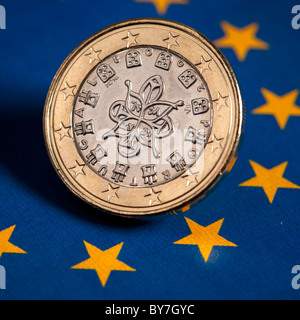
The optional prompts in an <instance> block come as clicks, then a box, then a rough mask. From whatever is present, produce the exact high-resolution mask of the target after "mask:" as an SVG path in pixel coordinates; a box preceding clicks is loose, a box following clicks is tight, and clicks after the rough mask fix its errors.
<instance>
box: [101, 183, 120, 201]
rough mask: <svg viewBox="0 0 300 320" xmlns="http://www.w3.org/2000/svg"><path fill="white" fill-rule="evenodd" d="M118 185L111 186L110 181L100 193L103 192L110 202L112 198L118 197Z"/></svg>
mask: <svg viewBox="0 0 300 320" xmlns="http://www.w3.org/2000/svg"><path fill="white" fill-rule="evenodd" d="M119 188H120V187H119V186H117V187H113V186H112V185H111V184H110V183H109V184H108V185H107V189H105V190H103V191H102V193H105V195H106V197H107V200H108V201H109V202H110V201H111V199H112V198H114V197H115V198H119V195H118V193H117V192H118V190H119Z"/></svg>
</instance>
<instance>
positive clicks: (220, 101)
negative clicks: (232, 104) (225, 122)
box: [213, 92, 229, 111]
mask: <svg viewBox="0 0 300 320" xmlns="http://www.w3.org/2000/svg"><path fill="white" fill-rule="evenodd" d="M228 98H229V96H222V95H221V93H220V92H218V98H217V99H215V100H213V102H214V103H216V105H217V110H218V111H219V110H220V109H221V108H222V107H229V106H228V104H227V99H228Z"/></svg>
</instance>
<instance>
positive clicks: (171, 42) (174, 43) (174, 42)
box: [163, 32, 179, 50]
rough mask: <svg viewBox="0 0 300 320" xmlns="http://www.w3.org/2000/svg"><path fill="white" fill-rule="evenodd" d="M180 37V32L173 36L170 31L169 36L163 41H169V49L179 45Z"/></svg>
mask: <svg viewBox="0 0 300 320" xmlns="http://www.w3.org/2000/svg"><path fill="white" fill-rule="evenodd" d="M178 38H179V34H178V35H176V36H173V35H172V33H171V32H169V37H168V38H166V39H164V40H163V41H165V42H167V44H168V50H169V49H171V47H172V46H176V47H177V46H179V44H178V42H177V40H178Z"/></svg>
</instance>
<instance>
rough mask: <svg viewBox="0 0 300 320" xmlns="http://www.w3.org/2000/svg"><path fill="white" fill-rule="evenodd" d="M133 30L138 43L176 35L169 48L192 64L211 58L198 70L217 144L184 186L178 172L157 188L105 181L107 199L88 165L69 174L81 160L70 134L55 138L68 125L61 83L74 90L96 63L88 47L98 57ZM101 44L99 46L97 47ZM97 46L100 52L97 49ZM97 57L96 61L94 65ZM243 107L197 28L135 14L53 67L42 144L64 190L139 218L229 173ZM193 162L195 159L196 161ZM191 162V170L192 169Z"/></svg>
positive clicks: (69, 101) (228, 71)
mask: <svg viewBox="0 0 300 320" xmlns="http://www.w3.org/2000/svg"><path fill="white" fill-rule="evenodd" d="M128 32H130V33H131V34H132V35H136V34H138V41H137V45H143V46H144V45H149V46H151V45H153V46H165V47H166V45H168V41H167V38H168V37H169V38H170V37H175V36H179V37H177V39H178V42H175V44H174V45H173V46H171V47H170V51H174V52H177V53H178V54H179V55H181V56H184V57H186V58H187V59H188V60H189V61H190V62H192V63H193V64H194V65H197V64H198V68H200V66H199V61H200V57H201V56H202V57H204V59H206V61H207V60H209V59H210V61H211V63H210V66H211V67H210V69H211V70H207V71H206V72H203V74H202V76H203V78H204V80H205V81H206V83H207V85H208V87H209V90H210V93H211V95H212V99H213V100H214V101H215V103H214V106H213V111H214V119H213V125H212V126H213V127H212V133H211V137H210V140H212V137H217V138H219V140H220V141H221V142H222V145H221V144H220V147H219V148H218V149H216V150H213V149H212V144H211V143H212V142H213V141H210V142H209V143H208V144H207V145H206V147H205V149H204V152H203V158H202V156H201V157H200V158H202V161H204V169H203V170H202V171H203V172H202V171H201V174H199V175H197V176H196V179H195V180H194V182H195V183H193V184H191V185H189V187H187V186H186V180H185V179H183V177H182V176H183V175H181V176H179V177H178V178H176V179H174V180H172V181H170V182H168V183H165V184H163V185H161V186H157V187H153V188H150V187H147V188H146V187H145V188H133V187H123V186H118V185H114V184H110V185H111V187H113V188H116V190H117V194H118V195H117V196H115V197H113V198H111V199H110V200H108V199H107V198H106V195H105V193H104V192H103V191H106V189H107V188H108V181H107V180H106V179H104V178H102V177H100V176H98V175H97V174H96V173H94V172H92V170H91V169H90V168H88V166H86V165H85V166H83V168H84V169H83V170H82V171H81V172H82V174H78V175H77V176H76V174H75V175H74V171H72V170H71V168H73V167H74V166H76V162H75V161H77V165H78V164H84V162H83V160H82V159H81V157H80V155H79V153H78V151H77V148H76V146H75V143H74V138H73V137H71V138H65V139H61V138H59V135H58V134H57V131H58V128H59V125H60V124H61V123H63V124H64V126H66V127H69V128H70V130H69V134H71V131H72V130H71V129H72V128H71V125H72V121H71V119H72V110H73V100H74V99H73V98H74V97H70V98H69V97H67V98H66V99H64V98H63V89H62V88H64V87H63V86H64V85H66V83H68V85H69V86H72V87H73V88H74V91H73V93H74V96H76V92H75V90H78V88H79V87H80V84H81V82H82V81H83V80H84V78H85V76H86V75H87V74H88V73H89V72H90V70H91V69H92V68H94V67H95V63H94V62H93V63H92V64H90V62H88V59H87V56H86V55H87V54H86V53H87V52H89V51H88V50H90V49H91V48H94V49H95V48H96V51H97V52H98V51H99V52H100V53H101V60H103V59H104V58H105V57H107V56H108V55H111V54H112V53H113V52H117V51H119V50H121V49H125V48H126V41H124V38H126V35H128ZM100 48H101V49H100ZM100 50H101V51H100ZM98 62H100V61H97V63H98ZM219 95H221V96H222V97H227V101H229V102H228V105H226V106H218V104H217V103H218V97H219ZM244 122H245V121H244V108H243V101H242V97H241V92H240V89H239V85H238V82H237V79H236V77H235V74H234V72H233V70H232V68H231V67H230V65H229V63H228V61H227V60H226V58H225V57H224V56H223V54H222V53H221V52H220V51H219V50H218V49H217V48H216V47H215V46H214V45H213V44H212V43H211V42H210V41H209V40H208V39H207V38H206V37H205V36H203V35H202V34H200V33H199V32H197V31H196V30H194V29H192V28H190V27H188V26H186V25H183V24H180V23H177V22H173V21H170V20H166V19H157V18H139V19H132V20H126V21H122V22H120V23H117V24H114V25H111V26H109V27H107V28H105V29H103V30H101V31H99V32H97V33H95V34H94V35H92V36H91V37H89V38H88V39H87V40H85V41H84V42H83V43H81V44H80V45H79V46H78V47H77V48H76V49H75V50H73V52H72V53H71V54H70V55H69V56H68V57H67V58H66V60H65V61H64V62H63V64H62V65H61V67H60V68H59V70H58V71H57V73H56V75H55V77H54V79H53V81H52V83H51V86H50V89H49V91H48V95H47V98H46V102H45V108H44V116H43V129H44V138H45V142H46V148H47V151H48V154H49V157H50V159H51V162H52V164H53V166H54V168H55V170H56V172H57V173H58V175H59V176H60V178H61V179H62V180H63V182H64V183H65V184H66V185H67V186H68V187H69V189H70V190H71V191H72V192H73V193H74V194H76V195H77V196H78V197H80V198H81V199H83V200H84V201H86V202H87V203H89V204H91V205H93V206H95V207H97V208H102V209H104V210H107V211H109V212H111V213H115V214H119V215H122V216H140V215H148V214H154V213H159V212H164V211H169V210H172V209H176V208H179V207H182V206H184V205H186V204H187V203H194V202H195V201H197V200H199V199H200V198H203V197H205V195H206V194H207V192H208V191H209V190H211V189H212V187H213V186H215V185H216V182H218V181H219V180H220V178H221V177H224V175H225V174H226V173H227V172H229V171H230V170H231V169H232V166H233V165H234V163H235V161H236V158H237V155H238V151H239V147H240V144H241V138H242V134H243V128H244ZM197 161H198V160H197ZM198 165H200V160H199V163H197V162H196V164H195V166H193V168H192V169H193V170H194V171H197V166H198ZM151 194H153V195H154V199H156V201H155V202H152V203H151V204H150V203H148V201H149V200H148V199H149V198H148V196H149V195H150V196H151Z"/></svg>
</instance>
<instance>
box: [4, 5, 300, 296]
mask: <svg viewBox="0 0 300 320" xmlns="http://www.w3.org/2000/svg"><path fill="white" fill-rule="evenodd" d="M145 16H151V17H161V18H167V19H171V20H175V21H178V22H180V23H184V24H186V25H188V26H190V27H192V28H194V29H196V30H198V31H199V32H201V33H203V34H204V35H205V36H207V37H208V38H209V39H210V40H212V41H213V42H214V43H215V45H216V46H218V47H219V48H220V50H221V51H222V52H223V53H224V55H225V56H226V58H227V59H228V60H229V62H230V63H231V65H232V67H233V69H234V70H235V73H236V75H237V77H238V79H239V82H240V86H241V89H242V92H243V97H244V101H245V107H246V118H247V121H246V127H245V135H244V142H243V146H242V149H241V152H240V155H239V158H238V160H237V161H236V164H235V165H234V167H233V169H232V170H231V172H230V174H229V175H228V177H227V178H226V179H225V180H224V181H223V183H222V184H220V185H219V187H218V188H217V189H216V190H215V191H214V192H212V193H211V194H210V195H209V196H207V197H206V198H205V199H203V200H202V201H201V202H199V203H198V204H196V205H194V206H192V207H190V206H186V207H184V208H183V209H182V210H181V211H173V212H172V213H168V214H162V215H158V216H150V217H147V218H143V219H124V218H117V217H114V216H110V215H108V214H105V213H103V212H101V211H97V210H96V209H94V208H92V207H90V206H88V205H87V204H85V203H84V202H83V201H81V200H79V199H77V197H75V196H74V195H73V194H71V193H70V192H69V190H68V189H67V188H66V187H65V186H64V185H63V184H62V183H61V181H60V180H59V179H58V177H57V175H56V173H55V171H54V170H53V169H52V166H51V163H50V161H49V158H48V156H47V152H46V148H45V145H44V140H43V133H42V113H43V106H44V101H45V98H46V95H47V91H48V89H49V85H50V83H51V80H52V78H53V76H54V75H55V73H56V71H57V69H58V68H59V66H60V65H61V63H62V62H63V60H64V59H65V58H66V57H67V56H68V54H69V53H70V52H71V51H72V50H73V49H74V48H75V47H76V46H77V45H79V44H80V43H81V42H82V41H83V40H85V39H86V38H87V37H89V36H90V35H91V34H93V33H95V32H96V31H98V30H100V29H102V28H104V27H106V26H108V25H110V24H113V23H116V22H118V21H121V20H125V19H130V18H137V17H145ZM299 40H300V3H299V4H298V5H297V4H296V3H295V1H287V0H285V1H283V0H281V1H268V0H260V1H254V0H251V1H249V0H247V1H237V0H227V1H214V0H211V1H197V0H122V1H119V0H110V1H105V0H102V1H99V0H88V1H83V0H64V1H63V0H53V1H38V0H31V1H20V0H10V1H8V0H3V1H2V2H1V7H0V46H1V50H0V67H1V73H0V84H1V87H0V112H1V128H2V130H1V134H2V136H1V160H0V172H1V175H0V201H1V202H0V213H1V214H0V297H1V299H113V300H116V299H133V300H134V299H136V300H137V299H170V300H171V299H192V300H194V299H196V300H197V299H299V297H300V237H299V231H300V215H299V197H300V190H299V189H300V170H299V160H300V146H299V135H300V126H299V124H300V118H299V116H300V107H299V105H300V98H299V89H300V83H299V52H300V41H299ZM206 67H207V68H208V69H209V68H210V67H209V64H207V66H206ZM215 143H216V146H215V147H216V148H218V143H221V142H220V141H215Z"/></svg>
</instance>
